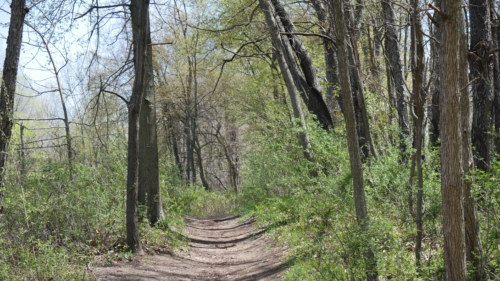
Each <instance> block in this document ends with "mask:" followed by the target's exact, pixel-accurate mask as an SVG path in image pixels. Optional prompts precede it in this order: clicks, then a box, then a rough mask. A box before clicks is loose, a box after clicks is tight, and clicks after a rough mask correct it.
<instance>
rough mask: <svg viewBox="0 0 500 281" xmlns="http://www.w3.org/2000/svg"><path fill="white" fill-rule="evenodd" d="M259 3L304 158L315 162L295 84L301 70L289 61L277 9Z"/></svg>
mask: <svg viewBox="0 0 500 281" xmlns="http://www.w3.org/2000/svg"><path fill="white" fill-rule="evenodd" d="M259 4H260V8H261V9H262V11H263V12H264V15H265V18H266V23H267V26H268V28H269V30H270V31H271V37H272V41H273V46H274V48H275V50H276V51H275V52H276V56H277V58H278V63H279V66H280V69H281V75H282V76H283V80H284V81H285V86H286V88H287V91H288V94H289V95H290V101H291V103H292V109H293V116H294V118H296V119H297V120H298V121H297V122H298V124H297V126H298V127H300V128H301V131H300V132H299V140H300V144H301V145H302V150H303V154H304V158H305V159H307V160H308V161H310V162H315V159H314V153H313V150H312V147H311V142H310V141H309V135H308V134H307V131H306V126H305V120H304V113H303V111H302V106H301V104H300V100H299V93H298V92H297V89H296V88H295V86H294V81H298V79H299V77H298V75H299V72H298V71H297V70H296V69H294V71H293V72H292V71H291V69H292V68H293V66H294V64H292V65H290V64H289V62H292V61H294V59H293V56H292V50H291V47H290V46H289V43H288V40H287V39H286V37H285V38H283V36H282V35H281V30H283V28H282V26H281V24H280V23H279V22H277V21H276V20H275V17H276V11H275V9H274V6H273V5H272V3H271V2H270V0H259Z"/></svg>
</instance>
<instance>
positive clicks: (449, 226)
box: [440, 1, 467, 281]
mask: <svg viewBox="0 0 500 281" xmlns="http://www.w3.org/2000/svg"><path fill="white" fill-rule="evenodd" d="M440 8H441V12H442V13H443V15H445V16H444V18H443V21H442V23H441V26H440V28H442V40H441V48H440V58H441V59H442V60H441V67H442V68H441V72H440V79H441V83H442V84H443V85H446V87H442V88H441V90H442V95H441V99H440V105H441V126H440V127H441V136H442V137H441V192H442V201H443V203H442V210H443V233H444V263H445V265H444V267H445V275H446V280H447V281H465V280H467V274H466V263H465V226H464V207H463V183H464V172H463V165H462V133H461V129H462V128H461V124H460V123H461V122H460V120H461V119H460V117H461V114H462V113H461V110H460V109H461V108H460V98H461V93H460V92H461V91H460V90H461V88H462V87H465V86H466V85H461V82H462V78H461V77H460V75H463V73H464V70H463V69H461V68H462V67H463V65H464V63H463V62H462V61H461V60H465V59H466V57H464V56H460V55H458V54H463V50H464V49H467V45H466V42H464V38H465V37H464V36H465V35H464V32H465V31H464V25H465V24H464V15H463V12H462V2H461V1H442V3H441V7H440Z"/></svg>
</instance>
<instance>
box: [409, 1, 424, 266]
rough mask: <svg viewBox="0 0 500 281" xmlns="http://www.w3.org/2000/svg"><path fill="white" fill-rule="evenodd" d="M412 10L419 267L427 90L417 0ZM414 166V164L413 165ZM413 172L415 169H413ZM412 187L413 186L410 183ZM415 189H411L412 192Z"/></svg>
mask: <svg viewBox="0 0 500 281" xmlns="http://www.w3.org/2000/svg"><path fill="white" fill-rule="evenodd" d="M410 5H411V6H412V12H411V16H410V20H411V48H410V50H411V57H412V58H411V62H412V78H413V81H412V82H413V83H412V85H413V101H414V111H415V113H416V116H414V124H415V133H414V148H415V154H414V159H415V162H416V168H417V179H418V184H417V202H416V203H417V204H416V209H417V212H416V216H415V221H416V225H417V235H416V237H415V238H416V239H415V260H416V266H417V268H420V259H421V250H422V237H423V231H424V222H423V219H422V212H423V210H422V209H423V196H424V179H423V174H422V146H423V139H424V128H423V127H424V108H425V100H426V96H427V94H426V92H425V89H424V71H425V69H424V43H423V41H424V39H423V35H422V25H421V23H420V16H419V6H418V2H417V1H416V0H411V1H410ZM412 166H413V165H412ZM412 173H413V171H412ZM410 188H412V186H411V185H410ZM412 192H413V190H410V193H412Z"/></svg>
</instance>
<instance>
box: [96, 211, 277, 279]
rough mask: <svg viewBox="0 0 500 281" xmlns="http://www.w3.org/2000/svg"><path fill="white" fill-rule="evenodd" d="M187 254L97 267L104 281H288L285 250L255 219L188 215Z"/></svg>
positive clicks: (99, 277) (141, 258) (99, 276)
mask: <svg viewBox="0 0 500 281" xmlns="http://www.w3.org/2000/svg"><path fill="white" fill-rule="evenodd" d="M185 219H186V227H185V235H186V236H187V237H188V238H189V239H190V242H189V249H188V250H187V251H180V250H178V251H175V253H174V254H173V255H159V254H157V255H145V256H141V257H136V258H134V260H133V261H131V262H120V263H118V264H114V265H112V266H108V267H96V268H93V269H92V271H93V274H94V275H95V276H96V277H97V279H98V280H130V281H131V280H134V281H136V280H172V281H179V280H183V281H184V280H197V281H198V280H199V281H205V280H207V281H208V280H217V281H233V280H234V281H236V280H238V281H250V280H263V281H264V280H265V281H271V280H273V281H274V280H283V272H284V271H285V269H286V263H284V261H283V253H284V250H283V249H282V248H279V247H277V246H274V243H273V242H272V241H271V240H270V238H269V237H266V236H265V235H263V233H264V230H263V229H256V227H255V222H254V220H253V219H247V220H245V221H241V219H240V218H239V217H236V216H230V215H226V216H218V217H208V218H198V217H191V216H187V217H185Z"/></svg>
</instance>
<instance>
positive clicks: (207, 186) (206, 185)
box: [194, 138, 210, 191]
mask: <svg viewBox="0 0 500 281" xmlns="http://www.w3.org/2000/svg"><path fill="white" fill-rule="evenodd" d="M194 150H195V151H196V157H197V158H198V169H200V179H201V184H202V185H203V187H204V188H205V190H206V191H210V184H209V183H208V180H207V178H206V177H205V170H204V168H203V157H202V155H201V147H200V141H199V140H198V138H196V142H195V147H194Z"/></svg>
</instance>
